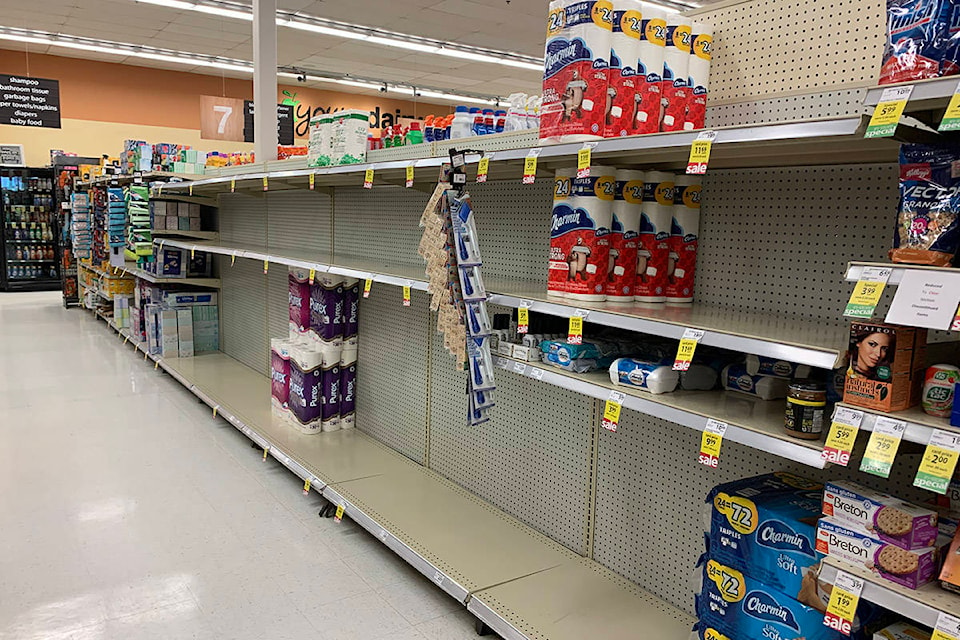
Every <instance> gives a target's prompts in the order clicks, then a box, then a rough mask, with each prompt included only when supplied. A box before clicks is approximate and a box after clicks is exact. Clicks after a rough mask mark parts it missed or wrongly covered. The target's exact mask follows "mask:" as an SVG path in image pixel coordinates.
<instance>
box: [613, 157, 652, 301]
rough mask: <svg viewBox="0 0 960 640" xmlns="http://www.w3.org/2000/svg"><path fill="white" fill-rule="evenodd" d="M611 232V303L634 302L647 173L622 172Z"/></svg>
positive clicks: (618, 176)
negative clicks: (638, 243)
mask: <svg viewBox="0 0 960 640" xmlns="http://www.w3.org/2000/svg"><path fill="white" fill-rule="evenodd" d="M615 177H616V192H615V193H614V198H613V223H612V226H611V229H610V258H609V266H608V268H607V288H606V294H607V302H633V296H634V286H635V285H636V282H637V241H638V236H639V235H640V208H641V204H642V203H643V181H644V173H643V172H642V171H634V170H631V169H618V170H617V172H616V174H615Z"/></svg>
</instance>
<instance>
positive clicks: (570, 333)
mask: <svg viewBox="0 0 960 640" xmlns="http://www.w3.org/2000/svg"><path fill="white" fill-rule="evenodd" d="M588 313H589V311H583V310H581V309H577V310H576V311H575V312H574V314H573V315H572V316H570V324H569V327H568V328H567V344H583V320H584V318H586V317H587V314H588Z"/></svg>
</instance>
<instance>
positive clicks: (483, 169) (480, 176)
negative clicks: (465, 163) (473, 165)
mask: <svg viewBox="0 0 960 640" xmlns="http://www.w3.org/2000/svg"><path fill="white" fill-rule="evenodd" d="M489 172H490V158H489V157H487V156H484V157H482V158H480V162H478V163H477V182H486V181H487V174H488V173H489Z"/></svg>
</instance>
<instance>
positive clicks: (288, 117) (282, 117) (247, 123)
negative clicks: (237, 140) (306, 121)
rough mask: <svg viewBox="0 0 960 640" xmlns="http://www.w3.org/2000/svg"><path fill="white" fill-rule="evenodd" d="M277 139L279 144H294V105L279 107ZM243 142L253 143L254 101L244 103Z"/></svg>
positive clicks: (279, 105)
mask: <svg viewBox="0 0 960 640" xmlns="http://www.w3.org/2000/svg"><path fill="white" fill-rule="evenodd" d="M277 134H278V136H277V139H278V142H279V144H282V145H285V146H291V145H292V144H293V105H289V104H278V105H277ZM243 141H244V142H253V101H252V100H244V101H243Z"/></svg>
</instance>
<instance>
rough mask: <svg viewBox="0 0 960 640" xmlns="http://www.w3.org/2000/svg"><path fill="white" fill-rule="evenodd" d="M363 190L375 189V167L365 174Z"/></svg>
mask: <svg viewBox="0 0 960 640" xmlns="http://www.w3.org/2000/svg"><path fill="white" fill-rule="evenodd" d="M363 188H364V189H373V167H370V168H369V169H367V170H366V171H364V172H363Z"/></svg>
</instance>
